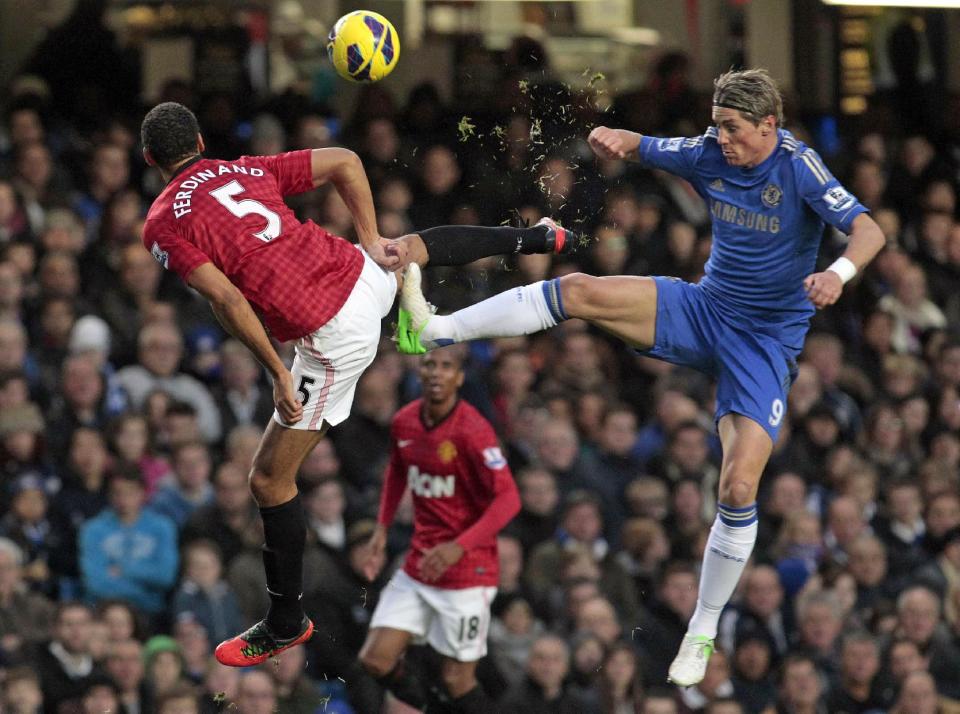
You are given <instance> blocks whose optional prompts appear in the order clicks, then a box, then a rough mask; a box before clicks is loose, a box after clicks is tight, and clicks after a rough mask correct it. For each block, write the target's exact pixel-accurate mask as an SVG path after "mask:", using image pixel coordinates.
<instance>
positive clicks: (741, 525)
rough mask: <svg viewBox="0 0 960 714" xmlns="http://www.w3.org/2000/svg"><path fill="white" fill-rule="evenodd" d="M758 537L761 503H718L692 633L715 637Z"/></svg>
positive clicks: (707, 546) (689, 630) (707, 547)
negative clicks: (739, 504)
mask: <svg viewBox="0 0 960 714" xmlns="http://www.w3.org/2000/svg"><path fill="white" fill-rule="evenodd" d="M756 540H757V504H756V503H754V504H752V505H750V506H744V507H743V508H735V507H733V506H725V505H723V504H722V503H721V504H717V518H716V520H715V521H714V522H713V527H712V528H711V529H710V536H709V538H707V545H706V548H705V549H704V553H703V566H702V568H701V571H700V589H699V593H698V597H697V608H696V610H694V613H693V617H692V618H691V619H690V625H689V627H688V628H687V634H688V635H697V636H704V637H709V638H710V639H713V638H715V637H716V636H717V625H718V623H719V621H720V613H721V612H722V610H723V608H724V606H725V605H726V604H727V602H728V601H729V600H730V597H731V596H732V595H733V591H734V589H736V587H737V582H738V581H739V580H740V575H741V574H742V573H743V569H744V568H745V567H746V564H747V560H748V559H749V558H750V553H751V552H753V546H754V543H756Z"/></svg>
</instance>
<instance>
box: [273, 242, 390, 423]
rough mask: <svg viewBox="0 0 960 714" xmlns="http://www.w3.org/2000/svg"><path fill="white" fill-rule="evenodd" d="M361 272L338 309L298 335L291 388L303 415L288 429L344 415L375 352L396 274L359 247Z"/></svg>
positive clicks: (334, 420) (332, 420)
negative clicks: (318, 323) (322, 322)
mask: <svg viewBox="0 0 960 714" xmlns="http://www.w3.org/2000/svg"><path fill="white" fill-rule="evenodd" d="M361 253H363V270H362V271H361V272H360V277H359V278H358V279H357V284H356V285H354V286H353V290H352V291H351V292H350V296H349V297H348V298H347V301H346V302H345V303H343V307H341V308H340V310H339V311H338V312H337V314H336V315H334V316H333V318H331V320H330V321H329V322H328V323H327V324H325V325H324V326H323V327H321V328H320V329H319V330H316V331H315V332H312V333H311V334H309V335H307V336H306V337H302V338H300V340H299V341H298V342H297V346H296V351H297V354H296V357H294V360H293V367H292V368H291V370H290V371H291V372H292V373H293V388H294V389H295V390H296V394H295V396H296V398H297V399H299V400H300V403H301V404H303V418H302V419H301V420H300V421H298V422H297V423H296V424H294V425H293V426H289V425H287V424H283V421H282V420H281V419H280V415H279V414H277V412H276V411H274V412H273V419H274V421H276V422H277V423H278V424H282V425H283V426H289V428H291V429H306V430H311V431H318V430H320V429H322V428H323V423H324V422H327V423H328V424H329V425H330V426H335V425H337V424H339V423H340V422H342V421H343V420H344V419H346V418H347V417H348V416H350V407H351V406H352V405H353V393H354V391H355V390H356V388H357V381H359V379H360V375H361V374H363V370H365V369H366V368H367V367H369V366H370V363H371V362H373V359H374V357H376V356H377V346H378V345H379V344H380V322H381V320H382V319H383V318H384V317H385V316H386V315H387V313H388V312H390V308H391V307H393V300H394V298H395V297H396V294H397V277H396V276H395V275H394V274H393V273H391V272H389V271H387V270H384V269H383V268H381V267H380V266H379V265H377V264H376V263H375V262H373V258H371V257H370V256H369V255H367V253H366V252H365V251H361Z"/></svg>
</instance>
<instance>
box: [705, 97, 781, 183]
mask: <svg viewBox="0 0 960 714" xmlns="http://www.w3.org/2000/svg"><path fill="white" fill-rule="evenodd" d="M713 123H714V124H716V125H717V143H719V144H720V150H721V151H723V158H725V159H726V160H727V163H728V164H730V165H731V166H742V167H743V168H750V167H752V166H756V165H757V164H759V163H760V162H761V161H762V160H763V159H765V158H766V156H765V153H766V152H767V150H768V149H769V137H770V134H771V132H772V131H773V122H772V119H771V117H766V118H765V119H763V121H761V122H760V123H759V124H757V125H754V123H753V122H752V121H750V120H749V119H747V118H746V117H744V116H743V115H742V114H741V113H740V111H739V110H738V109H729V108H727V107H716V106H715V107H714V108H713Z"/></svg>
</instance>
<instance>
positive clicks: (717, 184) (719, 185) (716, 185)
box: [710, 179, 723, 191]
mask: <svg viewBox="0 0 960 714" xmlns="http://www.w3.org/2000/svg"><path fill="white" fill-rule="evenodd" d="M710 188H712V189H713V190H714V191H723V179H717V180H716V181H711V182H710Z"/></svg>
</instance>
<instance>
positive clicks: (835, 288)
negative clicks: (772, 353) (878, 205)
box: [793, 149, 886, 308]
mask: <svg viewBox="0 0 960 714" xmlns="http://www.w3.org/2000/svg"><path fill="white" fill-rule="evenodd" d="M793 165H794V171H795V175H796V177H797V187H798V189H799V190H800V192H801V195H802V196H803V200H804V202H805V203H806V204H807V205H808V206H809V207H810V208H811V209H812V210H813V211H814V212H815V213H816V214H817V215H818V216H820V218H822V219H823V221H824V222H825V223H829V224H830V225H831V226H833V227H834V228H836V229H837V230H839V231H842V232H844V233H846V234H847V235H848V236H849V237H850V239H849V242H848V243H847V249H846V250H845V251H844V253H843V255H842V256H840V257H839V258H837V260H836V261H834V262H833V263H832V264H831V265H830V267H829V268H827V269H826V270H824V271H823V272H822V273H814V274H813V275H808V276H807V277H806V278H805V279H804V281H803V287H804V288H805V289H806V291H807V296H808V297H809V298H810V302H812V303H813V304H814V305H815V306H816V307H818V308H822V307H826V306H827V305H832V304H833V303H835V302H836V301H837V300H838V299H840V294H841V293H842V292H843V286H844V285H845V284H846V283H847V282H849V281H850V280H851V279H852V278H853V277H854V276H855V275H856V274H857V273H859V272H860V271H861V270H863V269H864V268H865V267H866V266H867V265H868V264H869V263H870V261H871V260H873V258H874V256H876V254H877V253H879V252H880V249H881V248H883V246H884V244H885V243H886V238H885V237H884V235H883V231H881V230H880V226H878V225H877V223H876V221H874V220H873V219H872V218H871V217H870V216H869V215H868V214H867V209H866V207H865V206H864V205H863V204H861V203H860V201H858V200H857V198H856V196H854V195H853V194H851V193H850V192H849V191H847V190H846V189H845V188H844V187H843V186H842V185H841V184H840V182H839V181H837V179H836V178H834V176H833V174H831V173H830V170H829V169H827V167H826V165H825V164H824V163H823V160H822V159H821V158H820V156H819V154H817V152H816V151H814V150H813V149H806V150H804V151H803V152H802V153H800V154H797V156H796V160H795V161H794V164H793Z"/></svg>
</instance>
